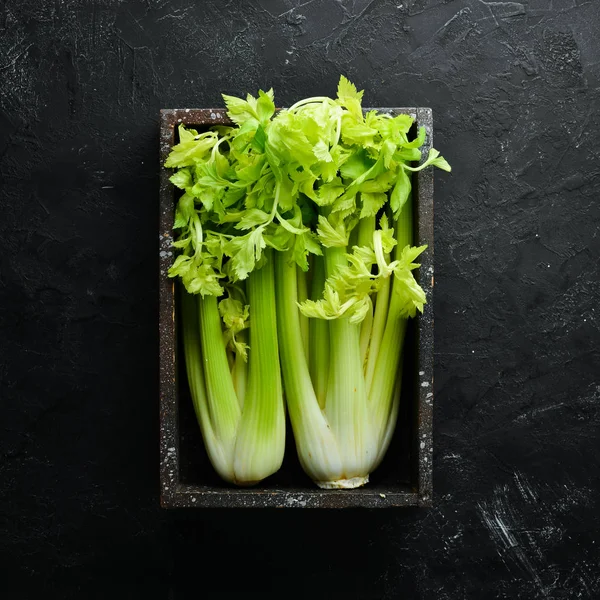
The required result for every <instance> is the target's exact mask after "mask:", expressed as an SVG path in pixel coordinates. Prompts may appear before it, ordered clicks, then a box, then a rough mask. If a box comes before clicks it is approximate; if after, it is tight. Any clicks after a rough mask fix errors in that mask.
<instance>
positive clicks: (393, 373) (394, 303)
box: [369, 196, 413, 445]
mask: <svg viewBox="0 0 600 600" xmlns="http://www.w3.org/2000/svg"><path fill="white" fill-rule="evenodd" d="M412 231H413V206H412V197H410V196H409V198H408V200H407V201H406V203H405V204H404V207H403V208H402V212H401V213H400V215H399V217H398V220H397V221H396V232H395V233H396V240H397V242H398V244H397V246H396V253H397V255H398V254H399V253H400V252H401V251H402V249H403V248H404V247H406V246H407V245H412V242H413V233H412ZM391 287H392V289H391V294H390V303H389V310H388V315H387V321H386V325H385V331H384V334H383V339H382V342H381V348H384V349H385V351H384V352H379V353H378V356H377V359H376V364H375V369H374V375H373V380H372V384H371V387H370V388H369V403H370V405H371V406H372V407H373V416H374V426H375V431H376V432H378V434H379V436H380V445H381V443H382V442H383V439H384V438H385V432H386V429H387V428H388V425H389V420H390V417H391V416H393V418H394V419H395V418H396V417H395V415H394V411H392V408H393V406H392V405H393V399H394V386H395V385H396V382H397V376H398V373H399V372H400V368H401V360H402V352H403V346H404V337H405V335H406V326H407V319H406V318H405V317H403V316H402V312H401V300H400V294H399V293H398V289H399V288H398V283H397V280H396V279H394V281H393V283H392V286H391ZM398 393H400V392H398ZM396 414H397V411H396Z"/></svg>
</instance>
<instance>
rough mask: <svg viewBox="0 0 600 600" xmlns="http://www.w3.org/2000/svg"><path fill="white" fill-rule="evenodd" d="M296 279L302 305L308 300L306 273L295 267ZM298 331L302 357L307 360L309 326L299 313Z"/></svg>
mask: <svg viewBox="0 0 600 600" xmlns="http://www.w3.org/2000/svg"><path fill="white" fill-rule="evenodd" d="M296 272H297V278H298V302H300V303H302V302H304V301H305V300H307V299H308V282H307V276H306V272H305V271H303V270H302V269H301V268H300V267H297V269H296ZM299 318H300V330H301V331H302V345H303V346H304V356H305V357H306V360H308V356H309V349H308V337H309V324H308V317H307V316H305V315H303V314H302V313H300V317H299Z"/></svg>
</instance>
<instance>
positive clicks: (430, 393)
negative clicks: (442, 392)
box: [425, 392, 433, 398]
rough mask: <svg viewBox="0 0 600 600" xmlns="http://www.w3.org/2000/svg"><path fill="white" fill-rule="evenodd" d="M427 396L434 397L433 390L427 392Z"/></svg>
mask: <svg viewBox="0 0 600 600" xmlns="http://www.w3.org/2000/svg"><path fill="white" fill-rule="evenodd" d="M425 397H426V398H432V397H433V392H429V393H428V394H427V396H425Z"/></svg>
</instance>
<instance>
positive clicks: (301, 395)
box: [275, 251, 342, 482]
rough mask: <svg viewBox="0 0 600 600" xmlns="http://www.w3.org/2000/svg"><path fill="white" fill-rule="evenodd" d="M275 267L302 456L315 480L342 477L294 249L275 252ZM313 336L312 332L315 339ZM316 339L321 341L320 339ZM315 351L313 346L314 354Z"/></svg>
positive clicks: (286, 376) (287, 380)
mask: <svg viewBox="0 0 600 600" xmlns="http://www.w3.org/2000/svg"><path fill="white" fill-rule="evenodd" d="M275 269H276V277H275V282H276V300H277V327H278V333H279V351H280V354H281V369H282V372H283V381H284V385H285V395H286V400H287V406H288V410H289V414H290V420H291V422H292V428H293V429H294V439H295V441H296V448H297V450H298V457H299V459H300V463H301V464H302V467H303V468H304V470H305V471H306V472H307V473H308V475H310V477H312V478H313V480H315V481H317V482H319V481H330V480H331V479H336V478H340V477H341V475H342V466H341V461H340V457H339V453H338V448H337V444H336V441H335V439H334V437H333V435H332V432H331V429H330V428H329V425H328V423H327V419H326V417H325V415H324V414H323V412H322V410H321V408H320V406H319V402H318V400H317V397H316V395H315V390H314V388H313V384H312V381H311V374H310V372H309V369H308V363H307V361H306V357H305V355H304V347H303V342H302V332H301V327H300V318H299V314H300V311H299V310H298V305H297V302H298V287H297V286H298V280H297V277H296V265H295V263H294V261H293V258H292V254H291V252H289V251H288V252H276V253H275ZM315 321H321V319H311V320H310V323H311V326H312V324H313V323H314V322H315ZM321 322H323V323H325V322H324V321H321ZM313 339H314V338H313V332H312V331H311V342H312V341H313ZM316 341H317V343H318V342H319V341H320V340H319V339H318V338H316ZM314 354H315V353H314V352H312V348H311V353H310V356H311V357H312V356H313V355H314Z"/></svg>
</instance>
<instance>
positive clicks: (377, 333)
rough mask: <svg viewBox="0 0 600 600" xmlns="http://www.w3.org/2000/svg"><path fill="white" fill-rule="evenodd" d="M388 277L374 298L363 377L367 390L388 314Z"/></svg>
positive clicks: (373, 372)
mask: <svg viewBox="0 0 600 600" xmlns="http://www.w3.org/2000/svg"><path fill="white" fill-rule="evenodd" d="M390 289H391V283H390V277H388V278H387V279H386V280H385V281H384V282H383V284H382V286H381V289H380V290H379V291H378V292H377V295H376V297H375V298H376V299H375V316H374V317H373V329H372V332H371V343H370V345H369V356H368V359H367V368H366V371H365V379H366V383H367V390H370V389H371V386H372V385H373V377H374V376H375V367H376V365H377V357H378V356H379V349H380V348H381V342H382V339H383V334H384V331H385V323H386V321H387V316H388V306H389V303H390Z"/></svg>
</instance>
